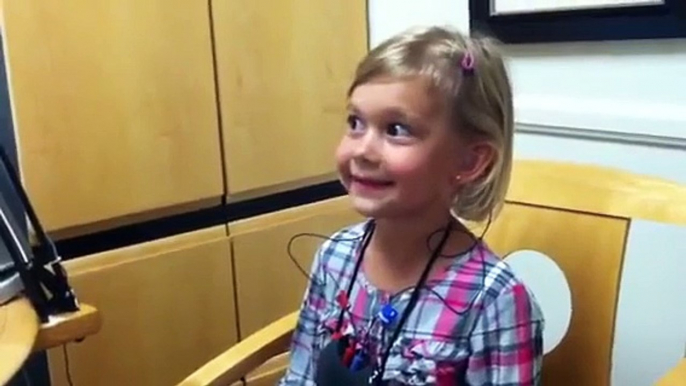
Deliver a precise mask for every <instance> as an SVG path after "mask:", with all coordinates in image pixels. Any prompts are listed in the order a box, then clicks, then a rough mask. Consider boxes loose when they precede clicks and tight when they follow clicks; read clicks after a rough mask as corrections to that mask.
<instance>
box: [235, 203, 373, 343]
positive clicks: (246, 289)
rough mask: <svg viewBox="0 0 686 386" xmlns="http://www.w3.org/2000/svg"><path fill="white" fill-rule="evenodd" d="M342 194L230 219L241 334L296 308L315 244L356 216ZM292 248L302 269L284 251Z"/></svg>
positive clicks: (306, 278) (255, 329)
mask: <svg viewBox="0 0 686 386" xmlns="http://www.w3.org/2000/svg"><path fill="white" fill-rule="evenodd" d="M361 220H362V217H360V216H359V214H357V213H356V212H354V210H353V209H352V208H351V207H350V206H349V203H348V200H347V198H335V199H331V200H327V201H322V202H318V203H314V204H309V205H305V206H301V207H297V208H293V209H288V210H284V211H280V212H276V213H271V214H267V215H263V216H259V217H255V218H251V219H247V220H242V221H238V222H236V223H232V224H229V234H230V238H231V244H232V248H233V256H234V261H235V269H236V295H237V296H236V299H237V301H238V309H239V323H240V324H239V325H240V332H241V336H242V337H246V336H248V335H250V334H251V333H253V332H255V331H257V330H258V329H260V328H262V327H264V326H266V325H267V324H269V323H270V322H273V321H275V320H276V319H278V318H280V317H282V316H284V315H286V314H287V313H289V312H292V311H295V310H297V309H298V307H299V306H300V302H301V301H302V297H303V293H304V290H305V286H306V284H307V280H308V277H306V276H305V274H308V275H309V272H310V267H311V264H312V259H313V257H314V253H315V251H316V249H317V248H318V247H319V245H321V244H322V243H323V242H324V238H325V237H329V236H331V234H332V233H333V232H335V231H336V230H338V229H340V228H342V227H344V226H346V225H350V224H353V223H355V222H356V221H361ZM302 233H308V234H318V235H320V236H319V237H314V236H311V235H305V236H303V237H298V238H296V239H294V241H293V243H292V245H291V246H292V248H291V253H292V255H293V258H294V259H295V260H296V261H297V262H298V265H299V266H300V267H301V268H302V269H303V271H304V273H303V272H301V271H300V270H299V269H298V266H297V265H296V264H295V263H294V262H293V261H291V259H290V258H289V255H288V244H289V241H290V240H291V239H292V238H293V237H294V236H297V235H298V234H302Z"/></svg>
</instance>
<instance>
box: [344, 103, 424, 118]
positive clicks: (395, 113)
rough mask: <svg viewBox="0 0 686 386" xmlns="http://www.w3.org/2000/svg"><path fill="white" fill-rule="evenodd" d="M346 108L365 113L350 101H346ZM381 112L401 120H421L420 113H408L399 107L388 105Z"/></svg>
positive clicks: (358, 113) (356, 112)
mask: <svg viewBox="0 0 686 386" xmlns="http://www.w3.org/2000/svg"><path fill="white" fill-rule="evenodd" d="M347 109H348V111H352V112H353V113H354V114H356V115H365V114H363V113H362V110H361V109H359V108H358V107H357V106H355V104H354V103H352V102H348V104H347ZM383 114H384V115H385V116H391V117H393V119H402V120H405V121H409V122H421V121H422V117H421V116H420V115H418V114H414V113H408V112H407V111H405V110H403V109H402V108H400V107H389V108H387V109H384V110H383Z"/></svg>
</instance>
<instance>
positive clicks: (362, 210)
mask: <svg viewBox="0 0 686 386" xmlns="http://www.w3.org/2000/svg"><path fill="white" fill-rule="evenodd" d="M349 198H350V201H351V203H352V207H353V209H354V210H355V211H356V212H357V213H359V214H361V215H362V216H364V217H368V218H376V219H378V218H383V217H387V216H388V215H389V214H390V212H392V210H391V208H390V207H389V205H388V204H386V203H384V202H381V201H379V200H374V199H369V198H364V197H355V196H350V197H349Z"/></svg>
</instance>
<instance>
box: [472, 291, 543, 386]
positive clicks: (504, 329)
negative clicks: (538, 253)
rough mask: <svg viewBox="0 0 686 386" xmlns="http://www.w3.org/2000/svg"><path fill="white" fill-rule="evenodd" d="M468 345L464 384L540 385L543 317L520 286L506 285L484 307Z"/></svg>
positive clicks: (500, 385) (484, 385) (481, 385)
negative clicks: (469, 345) (465, 382)
mask: <svg viewBox="0 0 686 386" xmlns="http://www.w3.org/2000/svg"><path fill="white" fill-rule="evenodd" d="M470 343H471V356H470V358H469V360H468V364H467V372H466V380H467V384H468V385H473V386H486V385H488V386H515V385H516V386H534V385H539V384H540V374H541V365H542V360H543V315H542V312H541V310H540V307H539V306H538V304H537V303H536V301H535V299H534V298H533V296H532V295H531V294H530V293H529V291H528V290H527V288H526V287H525V286H524V285H523V284H521V283H517V284H514V285H512V286H509V287H508V288H507V289H505V290H503V292H502V293H501V294H499V295H498V296H497V297H496V298H495V299H494V300H493V302H492V303H490V304H487V305H486V306H485V308H484V309H483V310H482V313H481V315H480V316H479V317H478V319H477V320H476V325H475V326H474V331H473V333H472V335H471V337H470Z"/></svg>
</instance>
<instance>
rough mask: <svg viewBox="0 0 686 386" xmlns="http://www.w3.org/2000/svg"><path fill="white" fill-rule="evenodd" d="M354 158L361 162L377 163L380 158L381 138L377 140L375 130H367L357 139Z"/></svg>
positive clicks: (377, 136)
mask: <svg viewBox="0 0 686 386" xmlns="http://www.w3.org/2000/svg"><path fill="white" fill-rule="evenodd" d="M354 145H355V150H354V157H355V158H356V159H358V160H361V161H366V162H369V163H377V162H379V160H380V158H381V147H382V146H383V143H382V138H379V135H378V134H377V130H373V129H368V130H366V132H365V133H364V134H363V135H362V136H360V137H358V138H357V141H356V143H355V144H354Z"/></svg>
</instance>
